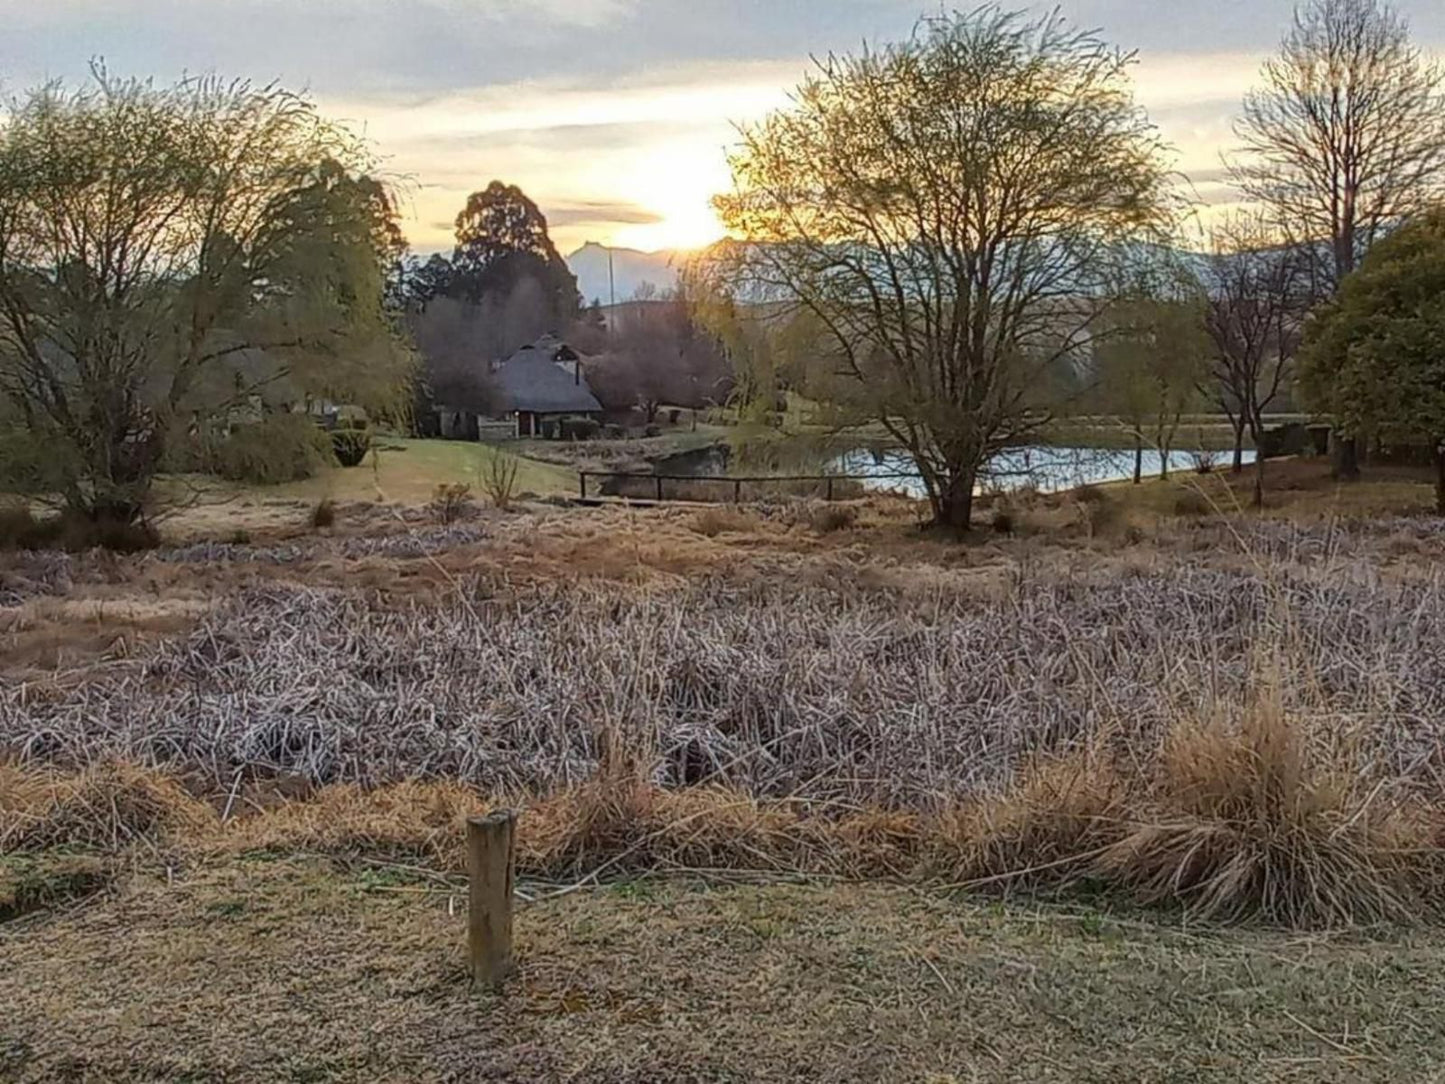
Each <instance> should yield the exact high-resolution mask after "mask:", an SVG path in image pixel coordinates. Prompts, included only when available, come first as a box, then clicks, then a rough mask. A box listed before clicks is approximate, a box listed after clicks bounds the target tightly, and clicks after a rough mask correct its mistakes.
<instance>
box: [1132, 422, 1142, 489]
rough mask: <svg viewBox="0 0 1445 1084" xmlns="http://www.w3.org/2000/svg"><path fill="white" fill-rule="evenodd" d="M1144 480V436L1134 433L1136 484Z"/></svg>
mask: <svg viewBox="0 0 1445 1084" xmlns="http://www.w3.org/2000/svg"><path fill="white" fill-rule="evenodd" d="M1142 481H1144V436H1143V434H1142V433H1135V434H1134V484H1135V485H1136V486H1137V485H1138V484H1139V483H1140V482H1142Z"/></svg>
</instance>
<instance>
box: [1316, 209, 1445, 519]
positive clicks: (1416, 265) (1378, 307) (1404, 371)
mask: <svg viewBox="0 0 1445 1084" xmlns="http://www.w3.org/2000/svg"><path fill="white" fill-rule="evenodd" d="M1300 367H1301V386H1302V388H1303V389H1304V390H1305V391H1306V393H1307V394H1308V395H1309V396H1310V397H1311V399H1313V400H1314V401H1315V402H1316V403H1317V404H1318V405H1319V406H1320V407H1321V408H1322V409H1327V410H1329V411H1330V412H1331V413H1333V414H1334V415H1335V416H1336V417H1337V418H1339V419H1340V420H1341V422H1342V423H1343V424H1345V425H1347V426H1349V427H1350V428H1351V430H1352V431H1354V432H1377V433H1379V434H1381V435H1382V436H1383V437H1385V438H1386V439H1391V440H1398V441H1402V442H1419V443H1424V444H1426V445H1428V446H1429V448H1430V449H1431V451H1432V453H1433V456H1434V461H1435V501H1436V507H1437V510H1438V511H1439V512H1440V513H1441V514H1442V515H1445V210H1442V209H1436V210H1434V211H1431V212H1428V213H1426V214H1425V215H1422V216H1420V217H1419V218H1417V219H1416V220H1414V221H1412V222H1410V223H1409V224H1408V225H1406V226H1404V227H1402V228H1401V229H1400V230H1398V231H1397V232H1395V233H1393V234H1391V235H1390V236H1389V237H1387V238H1386V239H1385V240H1383V241H1381V242H1380V243H1379V244H1378V245H1376V246H1375V247H1374V248H1373V249H1372V250H1371V251H1370V253H1369V254H1368V255H1367V256H1366V257H1365V259H1364V261H1363V262H1362V264H1361V265H1360V267H1359V269H1358V270H1357V271H1355V272H1354V273H1352V274H1350V275H1348V276H1346V278H1345V280H1344V281H1343V282H1342V283H1341V284H1340V289H1339V292H1338V294H1337V295H1336V297H1335V299H1334V300H1333V301H1332V302H1330V303H1329V304H1328V305H1326V306H1325V307H1324V309H1323V310H1321V311H1320V313H1319V314H1318V315H1317V316H1315V317H1314V318H1313V319H1312V320H1311V321H1310V322H1309V324H1308V325H1307V326H1306V329H1305V339H1304V345H1303V347H1302V349H1301V352H1300Z"/></svg>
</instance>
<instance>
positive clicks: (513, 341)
mask: <svg viewBox="0 0 1445 1084" xmlns="http://www.w3.org/2000/svg"><path fill="white" fill-rule="evenodd" d="M551 321H552V313H551V310H550V307H549V305H548V300H547V295H546V291H545V290H544V288H543V287H542V286H541V285H540V284H538V283H537V282H535V281H534V280H533V279H531V278H524V279H522V280H521V281H520V282H519V283H517V284H516V286H515V287H513V288H512V290H511V291H510V292H508V293H505V294H488V295H486V296H484V297H483V298H482V299H481V300H480V301H477V302H474V301H470V300H466V299H463V298H453V297H438V298H436V299H435V300H433V301H431V302H430V303H429V304H427V306H426V307H425V308H413V310H412V311H411V312H410V314H409V315H408V320H407V323H408V326H409V328H410V330H411V334H412V340H413V341H414V342H415V343H416V348H417V353H418V354H420V355H421V363H422V376H423V378H424V382H425V389H424V391H425V392H426V393H429V394H428V395H427V401H425V402H422V403H419V407H420V409H421V410H422V411H423V412H426V411H429V410H434V409H435V408H436V407H439V406H440V407H447V408H450V409H453V410H461V411H466V412H468V413H472V414H495V413H497V412H498V411H500V410H501V409H502V408H503V405H502V403H501V402H500V400H499V399H498V398H497V389H496V385H495V383H494V382H493V380H492V378H491V371H492V365H493V363H494V362H498V361H501V360H503V359H505V358H506V357H508V356H509V355H511V354H512V353H513V352H514V351H516V350H518V349H520V348H521V347H523V346H525V345H526V344H527V343H530V342H533V341H534V340H536V339H537V338H538V337H539V336H541V335H542V334H544V333H545V332H547V331H549V330H551Z"/></svg>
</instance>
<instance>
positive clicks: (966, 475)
mask: <svg viewBox="0 0 1445 1084" xmlns="http://www.w3.org/2000/svg"><path fill="white" fill-rule="evenodd" d="M973 481H974V472H973V471H958V472H956V473H955V474H953V475H952V476H951V477H950V478H949V480H948V481H947V483H944V484H942V485H941V487H940V492H939V494H938V501H937V507H936V509H935V515H936V517H937V521H938V525H939V526H940V527H948V528H949V529H951V530H955V531H966V530H968V529H969V527H971V526H972V525H973Z"/></svg>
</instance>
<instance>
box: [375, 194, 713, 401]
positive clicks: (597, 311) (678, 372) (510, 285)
mask: <svg viewBox="0 0 1445 1084" xmlns="http://www.w3.org/2000/svg"><path fill="white" fill-rule="evenodd" d="M398 283H399V289H398V296H399V298H400V301H401V304H402V306H403V309H404V311H405V313H406V321H405V322H406V325H407V328H408V330H409V331H410V333H411V336H412V339H413V341H414V342H415V344H416V346H417V349H418V352H419V356H420V363H421V368H420V372H419V379H418V381H417V383H416V390H417V398H416V410H415V416H416V418H417V419H418V420H421V419H425V418H427V417H429V416H431V415H432V414H433V412H434V411H435V410H436V409H437V408H438V407H439V406H444V407H446V408H449V409H453V410H463V411H468V412H473V413H477V414H496V413H499V412H500V411H501V410H502V409H503V408H504V407H505V403H503V402H502V400H501V399H500V398H499V393H498V390H497V388H496V386H495V382H494V381H493V380H492V379H491V378H490V373H489V363H490V362H494V361H499V360H501V359H504V358H506V357H508V356H509V355H511V354H512V353H513V352H515V351H516V350H518V349H520V348H521V347H523V346H525V345H527V344H529V343H531V342H534V341H535V340H536V339H538V338H539V337H540V336H542V335H544V334H548V333H552V334H556V335H559V336H560V337H562V338H563V339H565V340H566V341H567V343H568V344H569V345H571V346H572V347H573V348H574V349H576V350H577V351H578V352H579V353H581V354H582V355H583V366H584V371H585V376H586V379H587V382H588V385H589V386H590V387H591V389H592V390H593V392H594V393H595V394H596V396H597V398H598V399H599V400H600V401H601V403H602V405H603V406H604V407H605V408H607V409H608V410H610V411H616V412H619V413H620V412H625V411H628V410H634V409H635V410H637V411H639V412H640V413H641V414H642V415H643V417H644V418H645V419H646V421H648V422H651V421H653V420H654V419H655V417H656V415H657V411H658V409H659V408H660V407H661V405H662V404H664V403H666V404H668V405H672V406H679V407H691V408H695V409H697V408H703V407H708V406H715V405H720V404H723V403H726V402H727V401H728V399H729V396H730V395H731V392H732V387H733V381H732V366H731V364H730V362H729V360H728V357H727V354H726V351H725V350H724V349H723V347H722V344H721V342H720V341H719V339H718V338H717V337H715V336H713V335H711V334H709V333H708V332H707V331H706V330H705V329H704V328H702V327H701V326H700V325H699V323H698V322H697V321H696V320H695V319H694V316H693V304H692V301H691V298H690V296H689V294H688V290H687V286H686V284H685V283H684V284H682V285H679V286H678V287H677V288H675V289H673V290H670V291H667V292H665V293H662V294H658V293H656V292H655V291H653V292H651V293H647V294H645V295H644V296H640V297H638V298H636V299H634V301H633V303H632V304H629V305H625V306H623V310H624V311H623V312H622V313H620V314H613V315H612V317H611V319H608V318H607V317H605V316H604V314H603V312H602V309H601V306H600V305H599V304H598V303H597V302H596V301H594V302H593V303H592V305H591V306H590V307H584V306H583V299H582V297H581V295H580V294H579V293H578V290H577V280H576V277H575V276H574V275H573V274H572V271H571V269H570V268H568V266H567V263H566V261H565V260H564V259H563V258H562V256H561V255H560V254H559V253H558V251H557V249H556V247H555V246H554V245H553V243H552V240H551V237H550V235H549V234H548V229H547V219H546V216H545V215H544V214H543V213H542V211H541V210H540V209H539V208H538V207H537V205H536V204H535V203H534V202H533V201H532V200H531V199H529V198H528V197H527V195H526V194H525V193H523V192H522V191H521V189H519V188H517V187H516V186H515V185H505V184H502V183H501V182H500V181H498V182H493V183H492V184H491V185H489V186H488V187H487V188H486V189H485V190H483V191H480V192H476V193H474V194H473V195H472V196H471V197H470V198H469V199H468V200H467V203H466V206H465V207H464V208H463V209H462V211H461V212H460V213H459V214H458V215H457V219H456V247H455V248H454V249H453V252H452V255H451V256H450V257H447V256H444V255H441V254H436V255H433V256H431V257H430V258H428V259H427V260H425V261H421V260H419V259H417V258H415V257H410V258H408V259H406V260H404V261H403V262H402V264H401V266H400V267H399V269H398Z"/></svg>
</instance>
